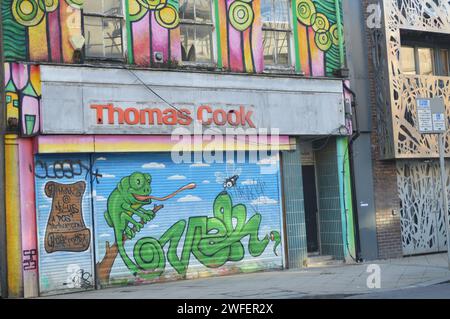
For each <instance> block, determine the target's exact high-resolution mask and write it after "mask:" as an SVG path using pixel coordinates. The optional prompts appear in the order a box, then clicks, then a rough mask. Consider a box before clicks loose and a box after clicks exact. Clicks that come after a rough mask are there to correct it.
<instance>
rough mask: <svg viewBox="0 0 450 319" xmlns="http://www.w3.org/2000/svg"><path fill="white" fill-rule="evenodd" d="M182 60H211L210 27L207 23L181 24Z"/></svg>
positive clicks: (208, 61) (207, 61)
mask: <svg viewBox="0 0 450 319" xmlns="http://www.w3.org/2000/svg"><path fill="white" fill-rule="evenodd" d="M180 32H181V50H182V58H183V61H190V62H204V63H210V62H212V27H211V26H209V25H181V28H180Z"/></svg>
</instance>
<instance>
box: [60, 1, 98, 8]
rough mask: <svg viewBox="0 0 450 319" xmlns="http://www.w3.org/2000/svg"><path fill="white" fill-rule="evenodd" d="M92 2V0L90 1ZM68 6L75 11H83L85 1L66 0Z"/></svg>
mask: <svg viewBox="0 0 450 319" xmlns="http://www.w3.org/2000/svg"><path fill="white" fill-rule="evenodd" d="M88 1H92V0H88ZM66 2H67V4H68V5H69V6H71V7H73V8H75V9H82V8H83V4H84V0H66Z"/></svg>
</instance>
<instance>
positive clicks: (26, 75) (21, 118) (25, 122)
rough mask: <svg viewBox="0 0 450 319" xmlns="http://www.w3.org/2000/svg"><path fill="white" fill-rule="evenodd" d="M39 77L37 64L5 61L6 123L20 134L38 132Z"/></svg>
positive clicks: (31, 134)
mask: <svg viewBox="0 0 450 319" xmlns="http://www.w3.org/2000/svg"><path fill="white" fill-rule="evenodd" d="M40 77H41V75H40V68H39V66H37V65H25V64H19V63H5V94H6V118H7V123H8V127H9V129H10V130H13V129H18V130H19V131H20V133H21V134H22V136H33V135H36V134H37V133H38V132H39V107H40V99H41V79H40Z"/></svg>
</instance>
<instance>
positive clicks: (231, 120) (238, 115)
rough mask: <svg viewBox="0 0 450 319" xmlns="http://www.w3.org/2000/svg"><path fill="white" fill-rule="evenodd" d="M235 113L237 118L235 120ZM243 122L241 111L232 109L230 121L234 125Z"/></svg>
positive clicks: (229, 113)
mask: <svg viewBox="0 0 450 319" xmlns="http://www.w3.org/2000/svg"><path fill="white" fill-rule="evenodd" d="M233 115H234V118H235V120H234V121H233ZM240 122H241V113H239V112H236V111H235V110H231V111H230V112H228V123H229V124H230V125H232V126H239V124H240Z"/></svg>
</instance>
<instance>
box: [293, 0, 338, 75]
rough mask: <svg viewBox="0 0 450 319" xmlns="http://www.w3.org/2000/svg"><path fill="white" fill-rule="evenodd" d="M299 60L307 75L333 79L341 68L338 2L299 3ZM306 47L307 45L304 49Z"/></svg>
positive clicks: (308, 0) (312, 0)
mask: <svg viewBox="0 0 450 319" xmlns="http://www.w3.org/2000/svg"><path fill="white" fill-rule="evenodd" d="M295 5H296V7H295V9H296V16H297V33H298V43H299V44H300V45H298V50H299V52H298V53H297V54H298V59H299V61H300V64H301V69H302V71H304V72H305V74H306V75H312V76H325V75H332V74H333V72H334V70H337V69H339V68H340V58H339V42H340V41H341V40H340V39H341V36H340V35H339V26H338V24H337V18H336V15H337V14H341V13H336V3H335V0H296V3H295ZM305 44H306V45H305Z"/></svg>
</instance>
